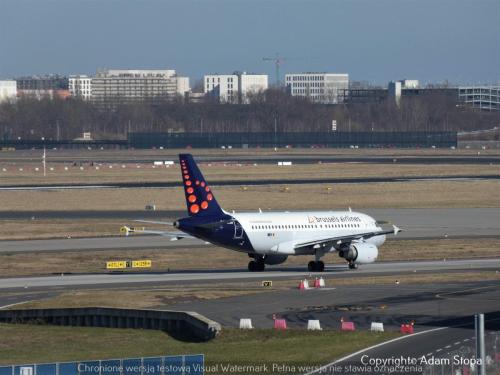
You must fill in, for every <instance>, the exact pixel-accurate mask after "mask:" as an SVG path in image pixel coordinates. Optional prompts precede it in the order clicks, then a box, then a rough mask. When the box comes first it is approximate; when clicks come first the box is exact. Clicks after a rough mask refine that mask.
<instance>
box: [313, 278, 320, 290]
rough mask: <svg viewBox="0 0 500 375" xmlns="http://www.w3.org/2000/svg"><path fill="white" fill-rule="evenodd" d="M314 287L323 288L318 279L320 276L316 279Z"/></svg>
mask: <svg viewBox="0 0 500 375" xmlns="http://www.w3.org/2000/svg"><path fill="white" fill-rule="evenodd" d="M314 287H315V288H321V284H320V282H319V279H318V278H316V279H314Z"/></svg>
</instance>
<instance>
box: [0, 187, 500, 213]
mask: <svg viewBox="0 0 500 375" xmlns="http://www.w3.org/2000/svg"><path fill="white" fill-rule="evenodd" d="M213 192H214V194H215V197H216V198H217V200H218V201H219V203H220V204H221V206H223V207H224V208H225V209H226V210H233V209H234V210H256V209H257V208H258V207H260V208H262V209H263V210H268V209H272V210H283V209H285V210H286V209H289V210H294V209H295V210H303V209H311V210H312V209H320V210H328V209H346V208H347V207H352V208H353V209H354V210H355V209H364V208H385V207H391V208H432V207H434V208H439V207H498V206H499V205H500V180H498V181H418V182H400V183H399V182H394V183H368V184H338V185H332V184H310V185H307V184H305V185H287V184H277V185H268V186H242V187H229V186H225V187H215V188H213ZM149 203H154V204H155V205H156V209H157V210H176V211H177V210H185V202H184V194H183V191H182V189H180V188H167V189H92V190H78V191H73V190H51V191H2V193H1V194H0V210H1V211H38V210H42V211H43V210H48V211H52V210H63V211H64V210H90V211H92V210H144V207H145V205H146V204H149Z"/></svg>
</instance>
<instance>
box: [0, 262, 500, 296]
mask: <svg viewBox="0 0 500 375" xmlns="http://www.w3.org/2000/svg"><path fill="white" fill-rule="evenodd" d="M459 270H463V271H470V270H490V271H491V270H495V271H496V270H500V258H492V259H474V260H469V259H465V260H447V261H419V262H376V263H372V264H367V265H363V266H362V267H360V268H359V269H358V270H356V271H350V270H349V269H348V268H347V267H346V266H345V265H343V264H342V265H329V266H327V267H326V272H325V273H323V274H322V275H325V277H327V276H328V277H356V276H368V275H391V274H392V275H397V274H402V273H418V272H424V273H426V272H430V271H432V272H441V271H459ZM308 275H310V273H309V272H307V271H306V270H305V267H301V268H296V267H283V266H274V267H271V266H268V267H267V268H266V271H265V272H248V271H247V270H246V268H238V269H220V270H185V271H175V272H166V273H152V272H145V273H102V274H75V275H73V274H67V275H55V276H39V277H13V278H0V291H1V290H16V289H27V288H33V289H36V290H40V289H43V288H52V287H68V288H72V287H87V288H88V287H114V286H115V287H116V286H126V285H130V286H133V285H144V284H152V285H156V284H165V283H177V284H179V283H189V282H203V283H205V282H214V281H217V282H223V281H230V280H231V281H234V280H262V279H263V278H265V279H269V278H270V279H273V278H294V279H295V278H297V280H299V279H300V278H303V277H306V276H308ZM0 302H1V301H0Z"/></svg>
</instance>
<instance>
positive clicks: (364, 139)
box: [128, 132, 457, 148]
mask: <svg viewBox="0 0 500 375" xmlns="http://www.w3.org/2000/svg"><path fill="white" fill-rule="evenodd" d="M128 143H129V146H130V147H134V148H153V147H156V148H160V147H164V148H186V147H193V148H221V147H223V146H224V147H229V146H230V147H235V148H245V147H286V146H291V147H336V148H348V147H356V146H357V147H361V148H370V147H372V148H373V147H399V148H414V147H433V146H435V147H456V146H457V133H455V132H328V133H312V132H301V133H207V134H201V133H129V134H128Z"/></svg>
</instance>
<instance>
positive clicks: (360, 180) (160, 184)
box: [0, 174, 500, 190]
mask: <svg viewBox="0 0 500 375" xmlns="http://www.w3.org/2000/svg"><path fill="white" fill-rule="evenodd" d="M450 180H452V181H469V180H494V181H497V180H500V175H498V174H491V175H458V176H411V177H405V176H399V177H353V178H318V179H304V178H297V179H285V180H277V179H260V180H223V181H219V180H213V181H211V183H210V185H212V186H242V185H243V186H263V185H275V184H287V185H303V184H366V183H382V182H383V183H389V182H413V181H450ZM178 186H180V183H179V181H152V182H150V181H140V182H117V183H104V184H95V183H88V184H86V183H83V184H82V183H78V184H76V183H60V184H55V185H50V184H44V185H40V184H22V185H2V186H0V190H61V189H138V188H149V189H151V188H155V189H160V188H172V187H178Z"/></svg>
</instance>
